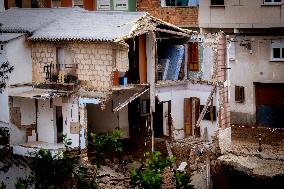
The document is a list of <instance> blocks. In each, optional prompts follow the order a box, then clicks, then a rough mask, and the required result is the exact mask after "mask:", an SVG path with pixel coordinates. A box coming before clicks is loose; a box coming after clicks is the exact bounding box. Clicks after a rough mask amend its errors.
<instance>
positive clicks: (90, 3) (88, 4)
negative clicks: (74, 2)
mask: <svg viewBox="0 0 284 189" xmlns="http://www.w3.org/2000/svg"><path fill="white" fill-rule="evenodd" d="M83 3H84V9H86V10H89V11H93V10H96V1H95V0H84V1H83Z"/></svg>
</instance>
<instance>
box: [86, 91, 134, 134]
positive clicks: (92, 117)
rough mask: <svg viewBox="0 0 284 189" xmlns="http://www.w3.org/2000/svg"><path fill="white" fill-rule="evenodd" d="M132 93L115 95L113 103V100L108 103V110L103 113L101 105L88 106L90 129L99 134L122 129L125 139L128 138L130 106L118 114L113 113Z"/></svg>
mask: <svg viewBox="0 0 284 189" xmlns="http://www.w3.org/2000/svg"><path fill="white" fill-rule="evenodd" d="M132 93H133V92H132ZM132 93H128V92H120V93H119V95H113V96H112V100H113V102H112V101H111V100H110V101H108V102H107V104H106V109H105V110H103V111H102V110H101V108H100V105H91V104H89V105H87V110H88V129H89V130H91V131H92V132H96V133H97V134H98V133H105V132H109V131H112V130H114V129H115V128H120V129H121V130H122V131H123V137H124V138H128V137H129V122H128V106H125V107H123V108H122V109H120V110H119V111H118V112H113V111H112V109H113V108H115V107H117V106H118V105H119V104H120V103H123V102H124V101H125V100H127V99H128V97H130V96H131V95H132ZM112 103H113V104H112Z"/></svg>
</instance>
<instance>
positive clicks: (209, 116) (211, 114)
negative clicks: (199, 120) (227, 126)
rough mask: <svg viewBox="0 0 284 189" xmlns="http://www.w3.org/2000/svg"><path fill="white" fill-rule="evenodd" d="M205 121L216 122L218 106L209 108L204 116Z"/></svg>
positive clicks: (201, 106)
mask: <svg viewBox="0 0 284 189" xmlns="http://www.w3.org/2000/svg"><path fill="white" fill-rule="evenodd" d="M203 108H204V105H200V112H202V110H203ZM203 120H211V121H216V106H210V105H209V106H208V107H207V110H206V112H205V114H204V117H203Z"/></svg>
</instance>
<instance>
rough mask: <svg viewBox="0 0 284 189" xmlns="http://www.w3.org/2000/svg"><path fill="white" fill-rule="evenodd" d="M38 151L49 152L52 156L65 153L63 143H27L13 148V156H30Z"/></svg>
mask: <svg viewBox="0 0 284 189" xmlns="http://www.w3.org/2000/svg"><path fill="white" fill-rule="evenodd" d="M40 149H45V150H50V152H51V154H52V155H56V154H60V153H61V152H64V151H65V147H64V145H63V143H47V142H41V141H34V142H27V143H23V144H19V145H14V146H13V154H17V155H22V156H32V153H34V152H37V151H39V150H40Z"/></svg>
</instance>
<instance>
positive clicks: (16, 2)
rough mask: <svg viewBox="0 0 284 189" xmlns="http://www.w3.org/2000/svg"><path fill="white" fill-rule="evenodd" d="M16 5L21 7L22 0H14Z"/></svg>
mask: <svg viewBox="0 0 284 189" xmlns="http://www.w3.org/2000/svg"><path fill="white" fill-rule="evenodd" d="M15 4H16V7H19V8H22V0H15Z"/></svg>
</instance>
